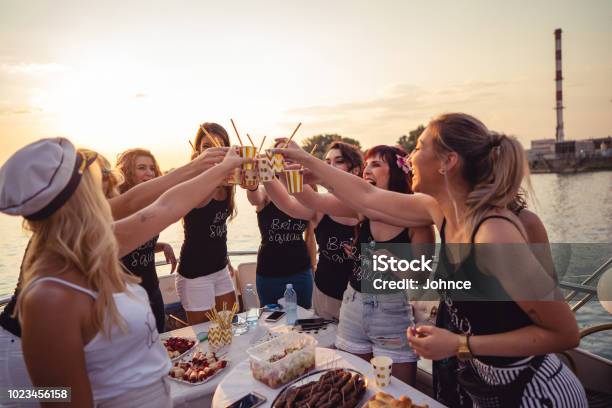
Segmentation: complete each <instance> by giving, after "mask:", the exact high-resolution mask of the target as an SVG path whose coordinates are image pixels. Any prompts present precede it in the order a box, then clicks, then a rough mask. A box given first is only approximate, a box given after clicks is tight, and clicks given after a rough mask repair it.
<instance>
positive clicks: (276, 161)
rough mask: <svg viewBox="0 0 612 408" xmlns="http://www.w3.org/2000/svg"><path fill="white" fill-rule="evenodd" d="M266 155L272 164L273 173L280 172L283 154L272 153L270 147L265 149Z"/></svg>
mask: <svg viewBox="0 0 612 408" xmlns="http://www.w3.org/2000/svg"><path fill="white" fill-rule="evenodd" d="M266 156H268V159H269V160H270V163H271V164H272V170H273V171H274V172H275V173H282V172H283V168H284V159H283V155H282V154H280V153H272V149H268V150H266Z"/></svg>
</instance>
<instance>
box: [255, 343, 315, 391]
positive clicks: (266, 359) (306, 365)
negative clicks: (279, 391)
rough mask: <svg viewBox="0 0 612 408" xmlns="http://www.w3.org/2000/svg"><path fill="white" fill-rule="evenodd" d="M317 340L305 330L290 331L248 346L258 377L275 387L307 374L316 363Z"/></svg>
mask: <svg viewBox="0 0 612 408" xmlns="http://www.w3.org/2000/svg"><path fill="white" fill-rule="evenodd" d="M316 346H317V341H316V340H315V339H314V338H313V337H311V336H307V335H305V334H299V333H287V334H285V335H283V336H279V337H276V338H275V339H272V340H270V341H267V342H265V343H262V344H259V345H257V346H254V347H251V348H250V349H248V350H247V354H248V355H249V360H250V362H251V372H252V373H253V377H254V378H255V379H256V380H259V381H261V382H262V383H264V384H266V385H267V386H268V387H271V388H278V387H280V386H281V385H284V384H287V383H288V382H290V381H292V380H294V379H296V378H298V377H300V376H302V375H304V374H305V373H307V372H308V371H310V370H312V369H313V368H314V367H315V347H316Z"/></svg>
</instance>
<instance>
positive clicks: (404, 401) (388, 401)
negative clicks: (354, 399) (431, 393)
mask: <svg viewBox="0 0 612 408" xmlns="http://www.w3.org/2000/svg"><path fill="white" fill-rule="evenodd" d="M427 407H428V405H427V404H422V405H419V404H415V403H414V402H412V400H411V399H410V398H409V397H406V396H403V395H402V396H401V397H399V398H397V399H396V398H395V397H393V395H390V394H387V393H386V392H382V391H379V392H377V393H376V394H374V395H372V398H370V399H369V400H368V402H366V403H365V405H364V406H363V407H362V408H427Z"/></svg>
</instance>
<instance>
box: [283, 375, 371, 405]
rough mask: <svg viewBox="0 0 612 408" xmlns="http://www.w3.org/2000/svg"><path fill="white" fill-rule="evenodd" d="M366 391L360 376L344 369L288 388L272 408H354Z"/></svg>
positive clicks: (362, 378)
mask: <svg viewBox="0 0 612 408" xmlns="http://www.w3.org/2000/svg"><path fill="white" fill-rule="evenodd" d="M365 390H366V381H365V378H364V377H363V376H362V375H361V374H357V373H353V372H350V371H347V370H344V369H338V370H331V371H328V372H327V373H325V374H323V375H322V376H321V377H320V378H319V379H318V380H317V381H312V382H309V383H308V384H304V385H302V386H300V387H295V388H289V389H288V390H286V391H285V393H284V395H281V396H280V398H279V399H278V400H277V401H275V403H274V405H273V408H336V407H342V408H354V407H356V406H357V404H359V401H360V400H361V398H362V397H363V394H364V393H365Z"/></svg>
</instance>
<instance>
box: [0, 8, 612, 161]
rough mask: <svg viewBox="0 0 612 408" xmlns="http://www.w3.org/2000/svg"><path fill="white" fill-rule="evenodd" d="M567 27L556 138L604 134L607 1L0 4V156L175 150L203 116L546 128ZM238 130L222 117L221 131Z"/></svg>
mask: <svg viewBox="0 0 612 408" xmlns="http://www.w3.org/2000/svg"><path fill="white" fill-rule="evenodd" d="M555 28H561V29H563V70H564V77H565V81H564V97H565V101H564V103H565V106H566V107H567V108H566V110H565V112H564V114H565V125H566V137H567V138H577V139H580V138H587V137H604V136H607V135H610V134H612V2H610V1H609V0H601V1H593V0H589V1H587V2H577V1H539V2H531V1H504V2H502V1H461V2H457V1H438V2H435V3H428V2H424V1H410V0H403V1H395V0H386V1H380V2H375V1H319V0H310V1H286V0H285V1H267V0H258V1H252V0H251V1H238V0H233V1H218V2H212V1H208V0H197V1H180V2H170V1H152V0H147V1H129V2H114V1H104V2H101V1H98V2H83V1H33V0H27V1H17V0H15V1H12V0H4V1H2V2H0V90H1V92H0V163H2V162H4V161H5V160H6V158H7V157H8V156H9V155H10V154H11V153H13V152H14V151H15V150H16V149H18V148H19V147H21V146H23V145H24V144H26V143H29V142H31V141H34V140H36V139H38V138H41V137H52V136H66V137H68V138H70V139H71V140H73V142H75V144H77V145H78V146H84V147H89V148H93V149H96V150H98V151H100V152H102V153H104V154H105V155H107V157H109V158H110V159H111V160H114V158H115V156H116V155H117V153H119V152H121V151H122V150H124V149H126V148H130V147H137V146H139V147H145V148H149V149H151V150H152V151H153V153H155V154H156V155H157V156H158V158H159V160H160V162H161V165H162V168H166V169H167V168H169V167H173V166H176V165H178V164H180V163H182V162H184V161H185V160H186V158H187V157H188V155H189V152H190V148H189V145H188V142H187V141H188V139H190V138H192V137H193V135H194V133H195V131H196V129H197V126H198V124H199V123H201V122H204V121H216V122H219V123H220V124H222V125H223V126H225V127H226V129H228V131H229V130H230V129H231V125H230V124H229V119H230V118H234V120H235V121H236V123H237V125H238V127H239V130H241V131H242V132H243V133H246V132H249V133H250V134H251V135H254V136H255V139H256V140H261V137H262V136H263V135H268V138H270V137H273V136H286V135H287V134H288V133H290V132H291V130H292V129H293V128H294V127H295V125H296V124H297V123H298V122H303V125H302V128H301V129H300V132H299V133H298V135H297V136H296V139H297V140H300V139H302V138H305V137H308V136H312V135H315V134H318V133H339V134H341V135H343V136H348V137H353V138H356V139H359V140H360V141H361V143H362V145H363V146H364V147H367V146H371V145H372V144H374V143H395V141H396V140H397V138H398V137H399V136H401V135H402V134H406V133H408V132H409V131H410V130H411V129H413V128H415V127H416V126H418V125H419V124H421V123H423V124H426V123H427V121H428V120H429V119H430V118H431V117H433V116H435V115H436V114H439V113H442V112H447V111H464V112H467V113H471V114H473V115H475V116H477V117H478V118H480V119H482V120H483V121H484V122H485V123H486V124H487V125H488V126H489V127H490V128H491V129H495V130H500V131H504V132H506V133H509V134H514V135H516V136H518V137H519V138H520V139H521V141H523V143H524V144H525V146H526V147H528V145H529V140H531V139H538V138H548V137H553V136H554V131H555V112H554V110H553V106H554V103H555V101H554V95H555V89H554V80H553V78H554V66H555V65H554V37H553V31H554V29H555ZM231 134H232V135H233V132H231Z"/></svg>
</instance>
